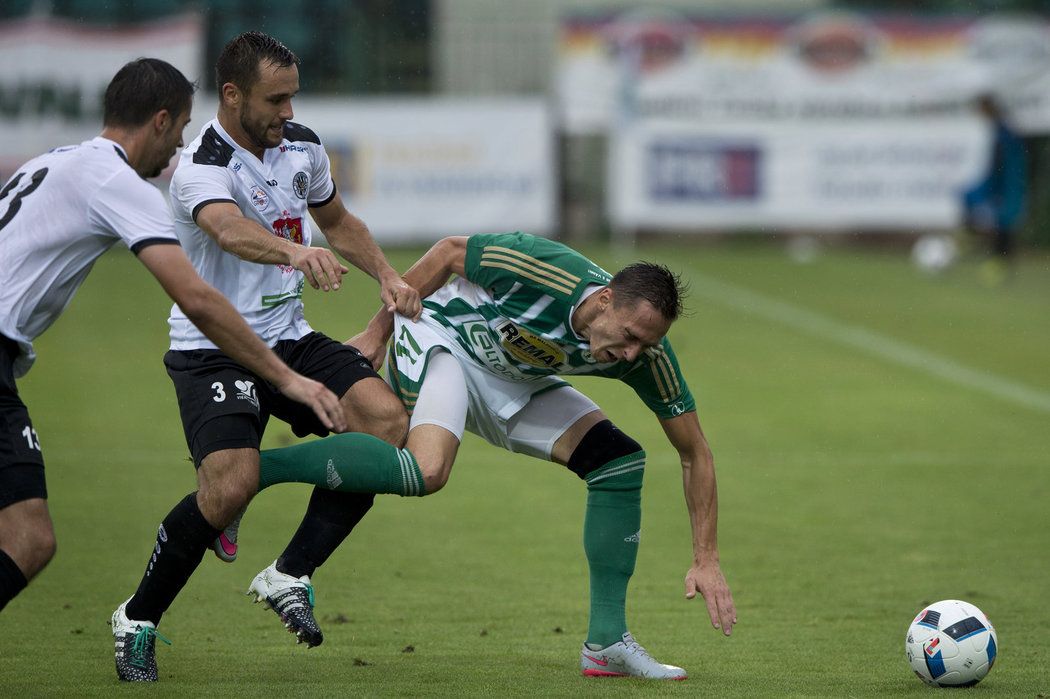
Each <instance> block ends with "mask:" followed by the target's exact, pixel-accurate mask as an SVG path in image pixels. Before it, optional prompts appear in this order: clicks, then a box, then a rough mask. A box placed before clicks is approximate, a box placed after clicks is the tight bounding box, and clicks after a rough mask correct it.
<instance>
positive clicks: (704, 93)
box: [557, 11, 1050, 133]
mask: <svg viewBox="0 0 1050 699" xmlns="http://www.w3.org/2000/svg"><path fill="white" fill-rule="evenodd" d="M559 49H560V51H559V54H560V55H559V61H558V73H557V93H558V102H559V108H560V111H559V120H560V124H559V125H560V127H561V128H563V129H565V130H567V131H568V132H570V133H599V132H603V131H605V130H606V129H608V128H610V126H612V125H613V123H614V121H615V120H616V119H618V118H623V117H625V116H626V117H627V118H632V117H637V118H658V117H659V118H678V119H689V120H698V121H705V122H707V121H724V120H740V119H755V120H784V121H808V120H825V119H827V120H841V121H851V120H865V119H895V118H909V117H915V116H930V115H938V116H946V115H957V114H963V113H965V112H967V111H968V110H969V108H970V102H971V101H972V99H973V98H974V97H975V96H976V95H978V94H980V93H984V92H991V93H994V94H995V95H996V96H997V97H998V98H1000V100H1001V101H1002V102H1003V103H1004V104H1005V106H1006V107H1007V111H1008V113H1009V114H1010V115H1011V117H1012V119H1013V121H1014V123H1015V124H1016V125H1017V126H1018V127H1019V128H1020V129H1021V130H1022V131H1024V132H1027V133H1047V132H1050V23H1048V21H1047V20H1046V19H1044V18H1041V17H1035V16H1020V15H1018V16H994V15H993V16H985V17H982V18H977V17H974V16H962V15H944V14H938V15H930V16H922V15H870V16H866V15H860V14H852V13H842V12H824V13H819V14H815V15H809V16H805V17H801V18H799V17H763V16H757V17H756V16H743V17H717V18H712V17H708V16H696V15H690V14H685V13H675V12H672V11H660V12H658V13H653V12H645V13H643V12H639V11H634V12H628V13H623V14H619V15H609V16H601V17H595V16H585V17H570V18H568V19H566V20H564V21H563V24H562V32H561V39H560V44H559Z"/></svg>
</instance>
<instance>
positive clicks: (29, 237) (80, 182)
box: [0, 136, 178, 376]
mask: <svg viewBox="0 0 1050 699" xmlns="http://www.w3.org/2000/svg"><path fill="white" fill-rule="evenodd" d="M118 240H119V241H121V242H123V243H124V244H125V245H127V246H128V248H130V249H131V251H132V252H135V253H138V252H139V250H141V249H142V248H143V247H146V246H148V245H150V244H153V243H166V244H172V245H174V244H178V240H177V239H176V237H175V231H174V227H173V226H172V221H171V213H170V212H169V210H168V205H167V204H166V203H165V201H164V195H163V194H161V192H160V190H158V189H157V188H156V187H154V186H153V185H151V184H150V183H149V182H147V181H146V180H144V179H142V178H141V177H139V175H138V173H136V172H135V170H134V169H133V168H132V167H131V165H129V164H128V159H127V154H126V153H125V152H124V150H123V149H122V148H121V147H120V146H119V145H118V144H117V143H115V142H114V141H111V140H109V139H107V138H102V137H101V136H98V137H96V138H93V139H92V140H90V141H84V142H83V143H81V144H80V145H77V146H65V147H63V148H56V149H55V150H52V151H50V152H48V153H45V154H44V155H41V156H39V157H36V158H33V159H32V160H30V161H29V162H27V163H26V164H25V165H23V166H22V167H20V168H19V169H18V171H17V172H16V173H15V174H14V175H13V176H12V177H11V179H9V180H8V181H7V183H6V184H5V185H4V187H3V189H0V334H3V335H5V336H7V337H9V338H11V339H12V340H15V341H16V342H18V345H19V348H20V350H21V352H20V354H19V357H18V359H17V360H16V361H15V366H14V370H15V376H23V375H24V374H25V373H26V372H27V371H29V367H30V366H31V365H32V363H33V361H34V360H35V359H36V355H35V353H34V351H33V340H34V339H36V338H37V337H38V336H40V334H41V333H43V332H44V331H45V330H47V329H48V328H49V327H50V326H51V324H52V323H54V322H55V320H56V319H57V318H58V316H59V315H61V314H62V311H64V310H65V308H66V306H67V305H69V302H70V300H71V299H72V298H73V294H74V293H76V290H77V288H79V287H80V285H81V283H83V281H84V279H85V278H86V277H87V275H88V272H90V271H91V266H92V265H93V264H94V262H95V260H96V259H98V257H99V256H100V255H101V254H102V253H104V252H105V251H106V250H108V249H109V248H111V247H112V246H113V245H114V244H115V243H116V242H117V241H118Z"/></svg>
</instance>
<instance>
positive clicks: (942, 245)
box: [911, 235, 959, 274]
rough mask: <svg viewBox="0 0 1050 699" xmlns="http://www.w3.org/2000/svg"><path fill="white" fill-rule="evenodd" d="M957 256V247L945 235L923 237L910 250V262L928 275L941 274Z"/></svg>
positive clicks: (953, 241) (949, 237)
mask: <svg viewBox="0 0 1050 699" xmlns="http://www.w3.org/2000/svg"><path fill="white" fill-rule="evenodd" d="M958 256H959V246H958V245H956V243H955V240H953V239H952V238H951V236H947V235H924V236H922V237H921V238H919V239H918V240H916V241H915V245H914V246H912V249H911V261H912V262H913V263H914V264H915V266H916V267H918V268H919V269H921V270H922V271H923V272H926V273H928V274H937V273H938V272H943V271H944V270H946V269H948V268H949V267H951V266H952V263H954V262H955V259H956V258H957V257H958Z"/></svg>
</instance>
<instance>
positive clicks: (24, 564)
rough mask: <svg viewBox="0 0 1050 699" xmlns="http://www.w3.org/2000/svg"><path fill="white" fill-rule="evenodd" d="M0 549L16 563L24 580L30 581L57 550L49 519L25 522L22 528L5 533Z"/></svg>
mask: <svg viewBox="0 0 1050 699" xmlns="http://www.w3.org/2000/svg"><path fill="white" fill-rule="evenodd" d="M2 548H3V549H4V550H5V551H6V552H7V553H8V554H9V555H10V556H11V558H13V559H14V560H15V561H16V562H17V563H18V566H19V568H21V569H22V572H23V573H24V574H25V576H26V578H27V579H29V580H32V579H33V577H34V576H35V575H36V574H37V573H39V572H40V571H41V570H43V569H44V567H45V566H46V565H47V564H48V563H49V562H51V559H52V558H54V557H55V551H56V550H57V548H58V544H57V542H56V540H55V530H54V528H53V527H52V526H51V520H50V518H48V517H44V518H43V519H39V520H38V519H29V520H26V521H25V522H24V526H21V527H18V528H16V530H15V531H13V532H8V533H7V536H5V537H4V541H3V546H2Z"/></svg>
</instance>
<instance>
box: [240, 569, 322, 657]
mask: <svg viewBox="0 0 1050 699" xmlns="http://www.w3.org/2000/svg"><path fill="white" fill-rule="evenodd" d="M247 594H249V595H253V596H254V597H255V600H254V601H255V602H265V603H266V606H268V607H269V608H270V609H272V610H273V611H274V612H276V613H277V616H279V617H281V621H283V622H284V627H285V628H286V629H288V632H289V633H292V634H295V637H296V642H297V643H306V645H307V646H308V647H310V648H313V647H314V646H319V645H321V643H322V642H323V641H324V634H323V633H322V632H321V627H320V626H319V625H318V624H317V620H316V619H315V618H314V586H313V585H311V584H310V576H309V575H304V576H302V577H301V578H294V577H292V576H291V575H288V574H286V573H282V572H281V571H279V570H277V561H274V562H273V563H271V564H270V565H269V566H268V567H267V568H265V569H264V570H263V571H262V572H261V573H259V574H258V575H256V576H255V579H254V580H252V584H251V585H249V586H248V592H247Z"/></svg>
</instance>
